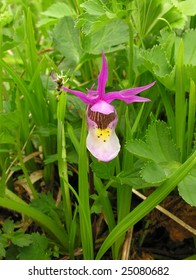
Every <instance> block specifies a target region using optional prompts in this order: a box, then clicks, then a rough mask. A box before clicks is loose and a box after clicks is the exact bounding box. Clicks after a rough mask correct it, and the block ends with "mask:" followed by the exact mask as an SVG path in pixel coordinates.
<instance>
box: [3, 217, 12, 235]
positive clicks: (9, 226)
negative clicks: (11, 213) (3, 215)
mask: <svg viewBox="0 0 196 280" xmlns="http://www.w3.org/2000/svg"><path fill="white" fill-rule="evenodd" d="M2 231H3V232H4V233H7V234H10V233H12V232H13V231H14V222H13V221H12V220H6V221H4V223H3V227H2Z"/></svg>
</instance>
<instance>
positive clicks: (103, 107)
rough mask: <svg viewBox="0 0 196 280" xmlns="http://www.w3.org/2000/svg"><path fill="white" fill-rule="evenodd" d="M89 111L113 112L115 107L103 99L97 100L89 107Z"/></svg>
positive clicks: (106, 113)
mask: <svg viewBox="0 0 196 280" xmlns="http://www.w3.org/2000/svg"><path fill="white" fill-rule="evenodd" d="M91 111H94V112H99V113H102V114H105V115H108V114H110V113H113V112H115V109H114V107H113V106H112V105H110V104H108V103H107V102H105V101H103V100H99V101H98V102H97V103H95V104H94V105H93V106H92V107H91Z"/></svg>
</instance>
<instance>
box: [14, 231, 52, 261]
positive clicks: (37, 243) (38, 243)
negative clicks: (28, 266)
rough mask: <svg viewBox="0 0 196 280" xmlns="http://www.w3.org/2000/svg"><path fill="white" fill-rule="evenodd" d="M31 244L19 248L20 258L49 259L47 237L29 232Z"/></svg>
mask: <svg viewBox="0 0 196 280" xmlns="http://www.w3.org/2000/svg"><path fill="white" fill-rule="evenodd" d="M31 239H32V244H30V245H29V246H27V247H23V248H21V252H20V253H19V255H18V258H19V259H20V260H50V256H49V251H48V250H47V249H48V239H47V238H46V237H45V236H43V235H40V234H39V233H32V234H31Z"/></svg>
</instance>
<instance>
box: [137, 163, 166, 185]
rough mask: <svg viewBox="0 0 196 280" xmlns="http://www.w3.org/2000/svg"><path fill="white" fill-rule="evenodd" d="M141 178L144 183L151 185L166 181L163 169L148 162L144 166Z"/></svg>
mask: <svg viewBox="0 0 196 280" xmlns="http://www.w3.org/2000/svg"><path fill="white" fill-rule="evenodd" d="M141 176H142V178H143V180H144V181H146V182H147V183H151V184H159V183H161V182H163V181H164V180H165V179H166V175H165V172H164V170H163V168H162V167H161V166H160V165H158V164H156V163H154V162H148V163H147V164H146V165H145V166H144V168H143V169H142V171H141Z"/></svg>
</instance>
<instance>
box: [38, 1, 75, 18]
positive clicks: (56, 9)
mask: <svg viewBox="0 0 196 280" xmlns="http://www.w3.org/2000/svg"><path fill="white" fill-rule="evenodd" d="M41 14H42V15H45V16H48V17H53V18H62V17H65V16H74V15H75V14H76V13H75V11H74V10H73V9H72V8H71V7H70V6H69V5H67V4H66V3H61V2H59V3H54V4H52V5H51V6H50V7H49V8H48V9H47V10H45V11H43V12H42V13H41Z"/></svg>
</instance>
